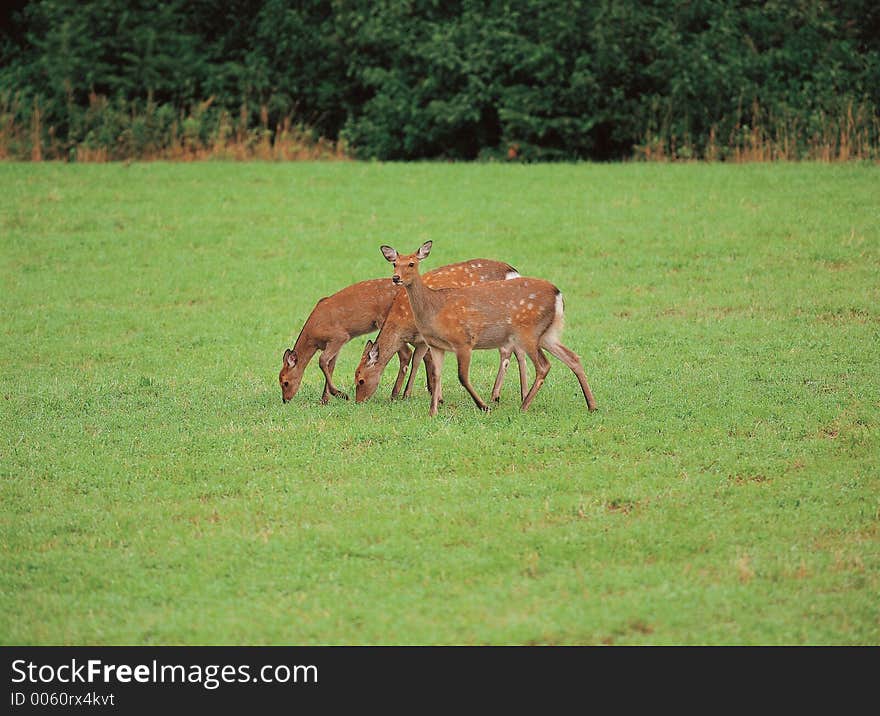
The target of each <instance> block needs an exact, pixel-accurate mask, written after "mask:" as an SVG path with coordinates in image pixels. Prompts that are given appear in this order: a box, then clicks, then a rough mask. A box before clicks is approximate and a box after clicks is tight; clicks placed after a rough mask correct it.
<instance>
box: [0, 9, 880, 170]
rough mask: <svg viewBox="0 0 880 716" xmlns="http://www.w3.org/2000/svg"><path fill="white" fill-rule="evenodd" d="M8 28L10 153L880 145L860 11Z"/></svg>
mask: <svg viewBox="0 0 880 716" xmlns="http://www.w3.org/2000/svg"><path fill="white" fill-rule="evenodd" d="M4 13H5V15H4V18H3V19H4V31H3V34H2V37H0V114H2V116H0V132H2V137H0V139H2V142H0V144H2V146H3V151H4V153H5V154H7V155H11V156H23V155H26V156H32V155H34V154H35V153H36V154H38V155H44V156H45V155H48V156H64V157H76V156H79V157H80V158H83V157H85V156H87V155H88V152H89V151H92V152H104V153H105V154H106V156H108V157H111V158H112V157H123V156H148V155H155V154H157V153H161V152H162V151H163V150H167V149H168V148H169V147H179V148H181V149H182V150H184V151H192V152H195V151H197V150H198V149H200V148H206V147H214V146H226V145H229V144H234V143H238V144H239V145H241V144H246V145H247V144H250V145H254V146H256V145H259V144H260V143H263V144H266V143H268V142H278V141H279V139H280V138H281V136H282V135H284V136H289V134H290V132H292V131H294V130H297V131H299V132H300V134H299V135H297V136H308V135H309V132H313V133H314V135H315V136H318V135H320V136H322V137H326V138H328V139H330V140H333V141H335V140H338V139H342V140H344V142H345V144H346V146H349V147H351V148H352V149H353V150H354V152H355V153H356V154H357V155H359V156H364V157H379V158H384V159H415V158H423V157H447V158H465V159H470V158H476V157H495V156H499V157H510V158H514V157H520V158H525V159H558V158H565V159H572V158H590V159H611V158H622V157H630V156H633V155H634V154H635V155H636V156H645V157H649V158H650V157H657V156H660V157H663V156H667V157H669V156H671V157H679V158H689V157H692V156H701V157H707V158H737V157H738V156H746V157H748V156H752V157H753V158H771V157H777V156H779V157H790V158H798V157H802V156H826V158H846V157H848V156H868V155H870V156H875V155H876V153H877V150H876V147H877V145H878V135H880V121H878V107H880V5H878V4H877V3H876V2H875V1H874V0H829V1H822V0H799V1H798V2H787V1H784V0H770V1H768V2H754V1H752V0H690V1H686V0H678V1H676V2H665V1H661V0H653V1H651V0H633V1H631V2H614V1H613V0H597V1H596V2H586V1H583V2H582V1H580V0H553V1H550V0H507V1H495V2H493V1H491V0H489V1H477V0H459V1H457V2H456V1H452V2H439V1H437V0H408V1H407V0H403V1H401V0H379V1H378V2H377V1H374V0H369V1H368V0H335V1H329V2H328V1H327V0H297V1H294V2H285V1H284V0H232V1H230V2H224V3H215V2H208V0H192V1H191V2H184V1H182V0H175V1H174V2H159V1H158V0H138V1H135V2H132V1H131V0H93V1H92V2H86V3H82V2H77V1H76V0H33V1H32V2H18V3H12V5H11V6H8V7H7V9H6V10H5V11H4ZM305 128H308V131H306V129H305ZM285 132H287V134H284V133H285Z"/></svg>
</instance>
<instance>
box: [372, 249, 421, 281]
mask: <svg viewBox="0 0 880 716" xmlns="http://www.w3.org/2000/svg"><path fill="white" fill-rule="evenodd" d="M381 251H382V255H383V256H384V257H385V259H386V260H387V261H389V262H390V263H391V264H392V265H393V266H394V275H393V276H392V277H391V280H392V281H393V282H394V283H395V284H397V285H398V286H409V285H410V284H411V283H412V282H413V279H414V278H415V277H416V276H418V275H419V262H420V261H424V260H425V259H426V258H428V254H430V253H431V242H430V241H426V242H425V243H424V244H422V245H421V246H420V247H419V250H418V251H416V252H415V253H414V254H407V255H402V254H398V253H397V250H396V249H392V248H391V247H390V246H382V247H381Z"/></svg>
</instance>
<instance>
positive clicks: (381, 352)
mask: <svg viewBox="0 0 880 716" xmlns="http://www.w3.org/2000/svg"><path fill="white" fill-rule="evenodd" d="M517 277H519V273H518V272H517V270H516V269H515V268H513V266H511V265H510V264H506V263H503V262H500V261H492V260H490V259H471V260H470V261H462V262H461V263H457V264H450V265H449V266H441V267H440V268H438V269H434V270H433V271H429V272H428V273H426V274H425V275H424V276H423V277H422V279H423V281H424V282H425V284H426V285H427V286H429V287H431V288H454V287H460V286H473V285H474V284H476V283H481V282H483V281H502V280H505V279H513V278H517ZM398 291H399V293H398V295H397V296H395V297H394V301H393V302H392V303H391V310H389V311H388V316H387V317H386V318H385V323H384V325H383V326H382V330H381V331H379V335H378V336H377V337H376V340H375V341H367V345H366V347H365V348H364V352H363V354H362V355H361V362H360V364H359V365H358V367H357V369H356V370H355V373H354V381H355V400H356V401H357V402H358V403H362V402H364V401H365V400H368V399H369V398H370V397H372V395H373V393H375V392H376V388H378V387H379V380H380V379H381V377H382V372H383V371H384V370H385V366H386V365H388V361H390V360H391V357H392V356H393V355H394V354H395V353H397V352H398V351H399V350H401V349H402V348H405V347H406V346H407V343H410V344H412V345H413V347H414V349H415V356H414V358H413V366H412V373H410V376H409V381H408V382H407V384H406V389H405V390H404V393H403V397H404V398H408V397H410V395H411V394H412V381H413V377H414V376H415V374H416V371H417V370H418V366H419V363H420V362H421V360H422V358H423V357H424V356H425V355H426V351H427V350H428V346H427V344H425V342H424V341H422V338H421V336H420V335H419V329H418V328H416V322H415V319H414V318H413V312H412V308H411V307H410V304H409V298H407V294H406V291H405V290H404V289H402V288H400V289H398ZM500 352H501V362H500V365H499V367H498V375H497V377H496V378H495V385H494V386H493V388H492V400H493V401H496V402H497V401H498V400H499V399H500V397H501V385H502V384H503V382H504V375H505V373H506V372H507V367H508V366H509V365H510V354H511V350H510V349H508V348H507V347H503V348H502V349H501V351H500ZM514 352H515V351H514ZM516 358H517V363H518V364H519V377H520V396H521V399H525V396H526V390H527V388H528V376H527V375H526V366H525V355H524V354H522V353H518V354H517V356H516ZM431 362H432V361H430V360H426V361H425V370H426V371H428V390H431V385H432V376H431Z"/></svg>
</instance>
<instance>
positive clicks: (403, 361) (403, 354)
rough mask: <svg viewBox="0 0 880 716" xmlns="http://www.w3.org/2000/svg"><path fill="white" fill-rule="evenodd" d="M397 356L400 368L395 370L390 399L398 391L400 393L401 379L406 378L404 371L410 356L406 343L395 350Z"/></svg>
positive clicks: (410, 352)
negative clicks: (395, 374)
mask: <svg viewBox="0 0 880 716" xmlns="http://www.w3.org/2000/svg"><path fill="white" fill-rule="evenodd" d="M397 358H398V360H399V361H400V370H398V371H397V380H395V381H394V387H393V388H392V389H391V400H394V399H395V398H396V397H397V395H398V393H400V388H401V386H402V385H403V379H404V378H406V371H407V369H408V368H409V359H410V358H412V351H411V350H410V349H409V346H408V345H406V344H404V345H403V347H402V348H401V349H400V350H399V351H397Z"/></svg>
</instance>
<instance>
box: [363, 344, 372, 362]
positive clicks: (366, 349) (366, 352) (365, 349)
mask: <svg viewBox="0 0 880 716" xmlns="http://www.w3.org/2000/svg"><path fill="white" fill-rule="evenodd" d="M372 347H373V341H369V340H368V341H367V343H366V345H365V346H364V352H363V353H361V357H362V358H366V357H367V356H368V355H369V353H370V348H372Z"/></svg>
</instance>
